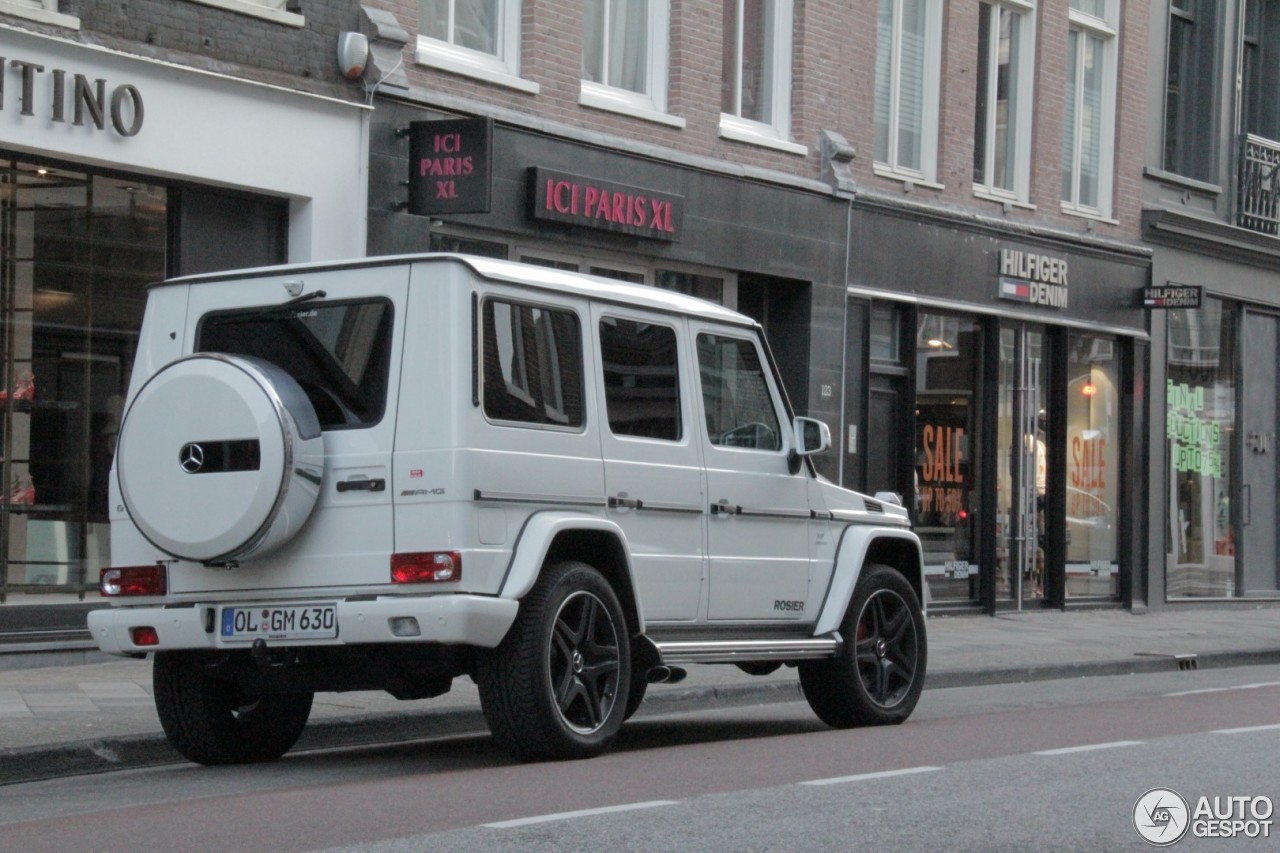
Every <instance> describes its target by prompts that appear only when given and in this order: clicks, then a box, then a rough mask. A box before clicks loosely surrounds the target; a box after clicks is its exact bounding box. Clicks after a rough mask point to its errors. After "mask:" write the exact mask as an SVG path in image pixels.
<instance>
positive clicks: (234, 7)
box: [189, 0, 307, 27]
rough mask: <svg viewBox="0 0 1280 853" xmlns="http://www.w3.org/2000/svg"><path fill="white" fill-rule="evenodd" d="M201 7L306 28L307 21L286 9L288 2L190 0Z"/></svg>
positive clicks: (277, 0) (268, 0)
mask: <svg viewBox="0 0 1280 853" xmlns="http://www.w3.org/2000/svg"><path fill="white" fill-rule="evenodd" d="M189 2H191V3H198V4H200V5H201V6H214V7H216V8H218V9H225V10H227V11H228V12H236V13H238V14H241V15H248V16H249V17H251V18H263V19H265V20H268V21H272V22H273V23H277V24H284V25H285V26H287V27H305V26H306V25H307V19H306V18H305V17H303V16H302V15H300V14H298V13H297V12H290V11H288V10H287V9H286V8H285V5H286V0H189Z"/></svg>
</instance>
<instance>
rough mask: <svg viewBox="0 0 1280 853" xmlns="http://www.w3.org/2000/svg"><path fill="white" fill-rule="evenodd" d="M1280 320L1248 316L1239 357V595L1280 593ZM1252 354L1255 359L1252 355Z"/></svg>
mask: <svg viewBox="0 0 1280 853" xmlns="http://www.w3.org/2000/svg"><path fill="white" fill-rule="evenodd" d="M1278 324H1280V318H1277V317H1276V316H1274V315H1270V314H1257V313H1253V312H1246V313H1245V315H1244V341H1243V346H1242V352H1244V353H1246V354H1249V356H1248V357H1246V358H1244V359H1241V362H1242V368H1241V370H1242V373H1243V375H1242V377H1241V379H1242V380H1243V385H1244V394H1243V399H1245V400H1247V401H1248V402H1247V404H1246V405H1244V406H1242V409H1243V411H1242V413H1241V414H1242V417H1241V426H1243V428H1244V448H1243V457H1244V462H1243V465H1242V466H1241V474H1242V477H1241V486H1240V490H1241V495H1240V497H1241V511H1240V526H1241V530H1242V534H1243V541H1242V542H1241V543H1240V548H1239V552H1238V556H1237V560H1238V563H1237V565H1238V566H1239V572H1240V589H1241V594H1243V595H1245V596H1251V595H1259V596H1269V597H1274V596H1275V594H1276V592H1277V590H1280V558H1278V557H1277V553H1276V526H1277V523H1280V516H1277V508H1278V507H1277V477H1280V468H1278V467H1277V464H1276V452H1277V448H1276V414H1277V405H1276V398H1277V396H1278V394H1280V390H1278V389H1280V386H1278V385H1277V369H1276V355H1277V352H1280V350H1277V345H1278V344H1280V335H1277V325H1278ZM1255 356H1256V357H1255Z"/></svg>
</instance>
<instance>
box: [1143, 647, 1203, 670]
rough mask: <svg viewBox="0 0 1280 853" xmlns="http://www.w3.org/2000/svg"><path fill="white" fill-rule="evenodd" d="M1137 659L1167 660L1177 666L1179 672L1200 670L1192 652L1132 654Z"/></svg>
mask: <svg viewBox="0 0 1280 853" xmlns="http://www.w3.org/2000/svg"><path fill="white" fill-rule="evenodd" d="M1134 654H1135V655H1136V656H1137V657H1146V658H1168V659H1169V660H1171V661H1173V662H1174V663H1176V664H1177V665H1178V670H1179V671H1180V672H1192V671H1194V670H1197V669H1199V668H1200V663H1199V660H1198V659H1197V657H1196V655H1195V653H1194V652H1184V653H1183V654H1175V655H1171V654H1162V653H1161V652H1134Z"/></svg>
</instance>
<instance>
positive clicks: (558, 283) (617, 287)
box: [156, 253, 758, 326]
mask: <svg viewBox="0 0 1280 853" xmlns="http://www.w3.org/2000/svg"><path fill="white" fill-rule="evenodd" d="M441 262H454V263H457V262H461V263H464V264H466V265H467V266H469V267H471V269H472V270H474V271H475V273H476V274H477V275H479V276H481V277H483V278H487V279H490V280H492V281H501V282H506V283H511V284H519V285H523V286H526V287H537V288H545V289H547V290H556V291H560V292H562V293H573V294H576V295H579V296H582V297H584V298H589V299H596V300H604V301H608V302H618V303H623V304H627V305H635V306H637V307H643V308H651V309H654V310H658V311H665V312H671V313H677V314H689V315H694V316H698V317H703V318H706V319H709V320H716V321H719V322H725V323H733V324H735V325H749V326H757V325H758V324H757V323H756V321H755V320H753V319H751V318H750V317H748V316H746V315H745V314H739V313H738V312H736V311H730V310H729V309H728V308H725V307H723V306H721V305H717V304H716V303H714V302H708V301H707V300H705V299H699V298H697V297H695V296H686V295H685V294H683V293H676V292H675V291H671V290H663V289H662V288H660V287H650V286H648V285H643V284H632V283H630V282H625V281H618V280H616V279H611V278H604V277H602V276H594V275H586V274H583V273H577V272H569V271H566V270H558V269H554V268H551V267H543V266H537V265H534V264H523V263H518V262H516V261H504V260H498V259H495V258H482V257H476V256H472V255H457V254H437V253H433V254H419V255H383V256H376V257H370V258H353V259H351V260H344V261H318V262H312V263H304V264H286V265H280V266H271V267H254V268H251V269H240V270H225V271H221V272H214V273H201V274H197V275H188V276H182V277H180V278H172V279H169V280H168V281H164V282H160V283H159V285H156V286H163V285H166V284H200V283H204V282H214V281H227V280H230V279H244V278H257V277H261V276H268V275H288V274H293V273H300V272H321V271H325V270H337V269H359V268H361V267H380V266H395V265H399V264H417V263H441Z"/></svg>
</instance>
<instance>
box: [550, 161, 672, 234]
mask: <svg viewBox="0 0 1280 853" xmlns="http://www.w3.org/2000/svg"><path fill="white" fill-rule="evenodd" d="M529 181H530V183H531V184H532V186H531V187H530V189H529V200H530V202H529V203H530V206H531V208H532V209H531V211H530V214H531V215H532V216H533V218H534V219H541V220H547V221H551V222H564V223H567V224H569V225H581V226H584V227H586V228H597V229H602V230H605V231H619V232H621V233H623V234H631V235H634V236H636V237H649V238H651V239H654V240H669V241H675V240H679V239H680V231H681V227H682V225H683V221H684V197H683V196H678V195H671V194H669V193H661V192H655V191H653V190H647V189H639V188H637V187H629V186H624V185H622V184H614V183H610V182H608V181H599V180H596V179H595V178H584V177H581V176H579V175H568V174H565V173H563V172H553V171H550V170H549V169H541V168H538V167H536V166H535V167H533V168H531V169H530V170H529Z"/></svg>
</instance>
